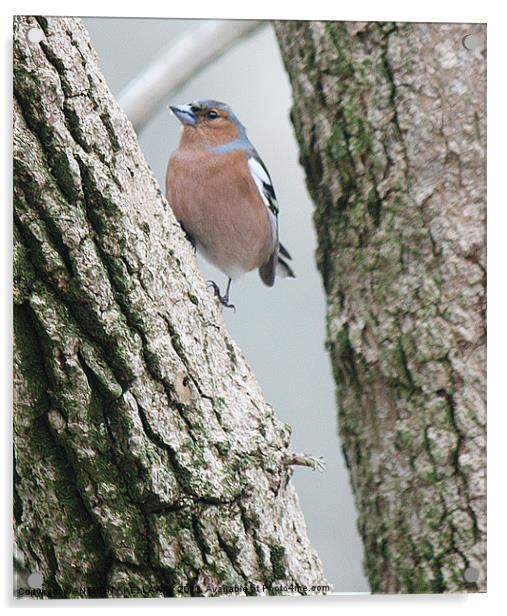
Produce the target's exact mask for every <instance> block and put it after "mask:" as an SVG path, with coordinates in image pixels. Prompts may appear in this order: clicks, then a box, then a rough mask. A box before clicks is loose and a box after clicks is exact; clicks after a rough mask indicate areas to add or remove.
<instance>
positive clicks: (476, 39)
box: [462, 34, 482, 51]
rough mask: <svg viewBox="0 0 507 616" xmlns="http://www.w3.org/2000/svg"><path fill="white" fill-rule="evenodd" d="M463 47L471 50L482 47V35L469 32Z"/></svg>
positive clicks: (464, 39) (464, 38) (463, 41)
mask: <svg viewBox="0 0 507 616" xmlns="http://www.w3.org/2000/svg"><path fill="white" fill-rule="evenodd" d="M462 43H463V47H464V48H465V49H468V50H469V51H473V50H474V49H480V48H481V47H482V37H480V36H479V35H478V34H467V35H466V36H464V37H463V40H462Z"/></svg>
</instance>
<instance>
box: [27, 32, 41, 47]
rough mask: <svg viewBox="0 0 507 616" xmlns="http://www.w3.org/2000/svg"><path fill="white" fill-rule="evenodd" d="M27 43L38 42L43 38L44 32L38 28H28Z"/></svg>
mask: <svg viewBox="0 0 507 616" xmlns="http://www.w3.org/2000/svg"><path fill="white" fill-rule="evenodd" d="M26 38H27V39H28V42H29V43H34V44H35V43H40V42H41V41H42V40H43V39H44V32H43V31H42V30H41V29H40V28H30V30H28V32H27V33H26Z"/></svg>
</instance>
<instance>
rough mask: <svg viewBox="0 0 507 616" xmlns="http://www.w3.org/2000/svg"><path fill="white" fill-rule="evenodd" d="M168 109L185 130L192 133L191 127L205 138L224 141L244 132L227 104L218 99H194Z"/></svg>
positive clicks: (219, 141) (239, 135)
mask: <svg viewBox="0 0 507 616" xmlns="http://www.w3.org/2000/svg"><path fill="white" fill-rule="evenodd" d="M170 109H171V111H172V112H173V114H174V115H175V116H176V117H177V118H178V120H179V121H180V122H181V124H182V126H183V128H184V130H185V132H192V133H193V132H194V131H193V130H192V129H195V131H196V132H197V133H198V134H199V135H201V136H203V137H206V138H207V140H212V141H214V142H216V143H226V142H227V141H231V140H234V139H238V138H240V137H241V136H242V135H244V134H245V128H244V127H243V125H242V124H241V122H240V121H239V120H238V118H237V117H236V116H235V114H234V113H233V112H232V110H231V108H230V107H229V105H226V104H225V103H221V102H220V101H215V100H202V101H194V102H192V103H187V104H185V105H174V106H170ZM188 129H190V131H189V130H188Z"/></svg>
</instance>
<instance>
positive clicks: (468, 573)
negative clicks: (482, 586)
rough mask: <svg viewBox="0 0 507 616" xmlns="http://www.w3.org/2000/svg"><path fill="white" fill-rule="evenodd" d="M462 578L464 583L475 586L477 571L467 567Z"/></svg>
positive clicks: (477, 577)
mask: <svg viewBox="0 0 507 616" xmlns="http://www.w3.org/2000/svg"><path fill="white" fill-rule="evenodd" d="M463 577H464V578H465V582H468V583H469V584H475V582H477V580H478V579H479V570H478V569H476V568H475V567H467V568H466V569H465V572H464V573H463Z"/></svg>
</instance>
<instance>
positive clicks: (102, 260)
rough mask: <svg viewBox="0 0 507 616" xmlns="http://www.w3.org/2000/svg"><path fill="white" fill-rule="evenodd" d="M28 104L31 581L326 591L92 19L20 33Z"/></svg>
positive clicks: (26, 523)
mask: <svg viewBox="0 0 507 616" xmlns="http://www.w3.org/2000/svg"><path fill="white" fill-rule="evenodd" d="M30 28H40V29H42V30H43V32H44V39H43V41H42V42H41V43H40V44H39V43H30V42H28V40H27V36H26V35H27V31H28V30H29V29H30ZM14 93H15V100H14V193H15V214H14V231H15V248H14V252H15V312H14V315H15V316H14V321H15V323H14V324H15V351H14V353H15V354H14V361H15V414H14V423H15V525H16V540H17V542H18V545H19V547H20V548H21V549H22V551H23V553H24V555H25V558H26V561H27V567H28V568H29V570H30V571H38V572H40V573H41V574H42V576H43V579H44V593H45V594H46V595H47V596H53V597H55V596H61V597H76V596H81V595H84V596H132V595H140V596H182V595H206V594H208V595H209V594H211V595H213V594H222V593H225V594H264V593H267V594H269V593H273V594H298V593H302V594H310V593H314V592H323V591H325V589H323V588H320V589H315V588H313V589H312V588H311V587H312V586H314V585H323V584H325V583H326V582H325V578H324V575H323V572H322V567H321V564H320V561H319V559H318V557H317V555H316V553H315V552H314V550H313V549H312V547H311V546H310V544H309V541H308V537H307V532H306V527H305V524H304V520H303V516H302V513H301V510H300V507H299V504H298V500H297V496H296V494H295V492H294V489H293V487H292V485H291V483H290V482H289V475H290V473H289V471H288V470H287V467H286V466H285V465H284V464H283V463H282V460H283V459H284V456H286V454H287V447H288V443H289V435H290V427H289V426H288V425H286V424H282V423H280V422H279V421H278V420H277V419H276V417H275V416H274V413H273V410H272V408H271V407H270V406H269V405H268V404H267V403H266V401H265V400H264V399H263V396H262V393H261V391H260V389H259V386H258V384H257V383H256V381H255V378H254V376H253V375H252V373H251V371H250V369H249V368H248V366H247V365H246V363H245V360H244V358H243V356H242V355H241V352H240V351H239V349H238V348H237V347H236V345H235V343H234V342H233V341H232V340H231V339H230V337H229V336H228V334H227V332H226V331H225V329H224V324H223V320H222V316H221V310H220V308H219V307H218V305H217V303H216V302H215V300H213V299H212V296H211V294H210V293H209V291H207V289H206V284H205V282H204V281H203V279H202V276H201V275H200V273H199V270H198V268H197V265H196V262H195V259H194V257H193V255H192V252H191V249H190V248H189V245H188V242H186V240H185V239H184V236H183V234H182V232H181V229H180V227H179V225H178V224H177V223H176V221H175V219H174V217H173V215H172V213H171V211H170V209H169V208H168V206H167V203H166V202H165V201H164V199H163V198H162V196H161V194H160V190H159V189H158V187H157V185H156V182H155V180H154V178H153V176H152V174H151V172H150V170H149V168H148V166H147V165H146V163H145V161H144V159H143V157H142V154H141V152H140V150H139V146H138V144H137V142H136V138H135V135H134V132H133V130H132V127H131V125H130V123H129V122H128V120H127V119H126V117H125V115H124V114H123V112H122V111H121V109H120V108H119V107H118V105H117V104H116V103H115V102H114V100H113V99H112V97H111V94H110V93H109V91H108V89H107V86H106V85H105V82H104V79H103V77H102V76H101V74H100V72H99V70H98V67H97V59H96V57H95V53H94V52H93V50H92V48H91V46H90V42H89V39H88V35H87V34H86V31H85V30H84V28H83V27H82V26H81V25H80V22H79V21H78V20H75V19H64V18H42V17H39V18H36V19H35V18H33V17H17V18H15V23H14ZM165 154H166V153H161V155H165ZM278 583H294V584H298V585H299V588H294V587H292V588H289V589H288V590H285V589H283V588H282V589H281V588H280V587H277V586H275V587H273V588H271V589H269V588H267V587H270V586H271V585H276V584H278ZM254 584H256V586H254ZM234 585H236V586H237V588H230V586H234ZM263 585H265V586H264V587H263ZM217 586H221V588H219V589H217V588H216V587H217ZM302 586H306V590H305V589H303V588H302ZM244 587H246V589H245V588H244Z"/></svg>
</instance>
